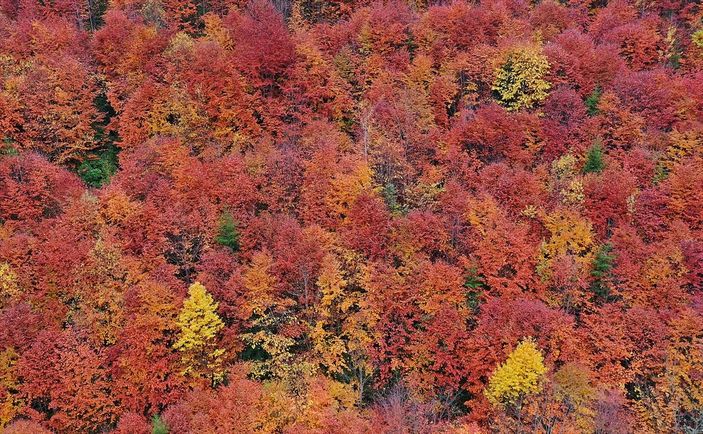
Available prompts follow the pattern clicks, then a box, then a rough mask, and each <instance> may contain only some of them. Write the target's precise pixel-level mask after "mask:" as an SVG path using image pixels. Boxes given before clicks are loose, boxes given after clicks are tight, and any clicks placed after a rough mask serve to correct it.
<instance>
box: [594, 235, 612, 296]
mask: <svg viewBox="0 0 703 434" xmlns="http://www.w3.org/2000/svg"><path fill="white" fill-rule="evenodd" d="M612 250H613V247H612V246H611V245H610V244H604V245H603V246H602V247H601V248H600V249H599V250H598V252H597V253H596V257H595V258H594V260H593V268H592V270H591V276H592V277H593V282H592V283H591V291H592V292H593V294H594V296H595V297H596V299H599V300H603V301H608V300H609V299H610V298H611V295H610V288H609V287H608V284H607V282H606V281H607V279H608V276H609V275H610V271H611V270H612V269H613V261H614V260H615V256H614V255H612V254H611V252H612Z"/></svg>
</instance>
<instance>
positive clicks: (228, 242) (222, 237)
mask: <svg viewBox="0 0 703 434" xmlns="http://www.w3.org/2000/svg"><path fill="white" fill-rule="evenodd" d="M215 242H217V244H220V245H222V246H226V247H229V248H230V249H232V251H233V252H237V251H239V230H238V227H237V222H235V221H234V218H233V217H232V214H230V213H229V212H225V213H224V214H222V218H221V219H220V227H219V229H218V232H217V237H216V238H215Z"/></svg>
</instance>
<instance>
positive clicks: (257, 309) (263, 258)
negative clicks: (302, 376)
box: [242, 252, 307, 380]
mask: <svg viewBox="0 0 703 434" xmlns="http://www.w3.org/2000/svg"><path fill="white" fill-rule="evenodd" d="M273 265H274V262H273V258H272V257H271V255H270V254H269V253H268V252H256V253H254V255H253V257H252V261H251V264H249V266H248V267H247V269H246V270H245V271H244V274H243V280H244V287H245V288H246V290H247V306H246V308H247V313H248V315H249V318H248V320H249V328H248V331H247V332H246V333H244V334H243V335H242V339H243V341H244V343H245V344H246V345H247V348H246V349H245V351H244V355H243V357H244V358H245V359H246V360H250V361H251V365H250V366H251V375H252V376H253V377H254V378H257V379H284V380H287V379H289V378H292V377H294V376H296V375H297V374H299V373H300V372H301V371H305V370H306V368H307V366H304V365H303V364H300V363H298V362H297V361H296V360H295V355H294V354H293V350H292V349H293V347H294V346H295V343H296V341H295V339H294V338H293V337H291V336H288V335H287V334H286V333H285V330H286V328H287V327H290V326H293V325H295V324H296V323H297V318H296V317H295V315H294V313H293V312H292V311H291V308H292V307H293V306H294V305H295V302H294V301H293V300H291V299H290V298H288V297H285V296H284V295H283V294H280V293H279V291H278V289H277V286H278V279H277V278H276V276H275V275H274V274H273V273H272V268H273Z"/></svg>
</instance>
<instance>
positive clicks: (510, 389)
mask: <svg viewBox="0 0 703 434" xmlns="http://www.w3.org/2000/svg"><path fill="white" fill-rule="evenodd" d="M546 372H547V368H545V366H544V357H543V356H542V353H541V352H540V351H539V349H538V348H537V344H536V343H535V341H534V340H533V339H531V338H527V339H524V340H523V341H522V342H520V344H518V346H517V347H516V348H515V350H513V352H512V353H510V355H509V356H508V359H507V360H506V361H505V363H503V364H501V365H500V366H499V367H498V368H497V369H496V370H495V371H494V372H493V375H491V378H490V379H489V382H488V387H487V389H486V396H487V397H488V400H489V401H490V402H491V403H492V404H493V405H515V406H518V407H519V406H520V405H521V401H522V400H523V399H524V398H525V397H527V396H529V395H533V394H535V393H537V392H539V391H540V390H541V388H542V381H543V378H544V374H545V373H546Z"/></svg>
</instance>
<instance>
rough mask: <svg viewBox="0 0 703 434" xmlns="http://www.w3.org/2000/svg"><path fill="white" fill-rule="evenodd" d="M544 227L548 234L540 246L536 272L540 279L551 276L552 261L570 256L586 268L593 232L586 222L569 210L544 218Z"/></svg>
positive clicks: (591, 252)
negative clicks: (547, 237)
mask: <svg viewBox="0 0 703 434" xmlns="http://www.w3.org/2000/svg"><path fill="white" fill-rule="evenodd" d="M544 226H545V227H546V228H547V230H548V231H549V233H550V237H549V239H548V240H545V241H543V242H542V245H541V246H540V253H539V261H538V264H537V272H538V273H539V274H540V275H541V276H542V278H548V277H549V275H550V274H551V266H552V260H553V259H555V258H557V257H559V256H564V255H571V256H573V257H574V260H575V261H576V263H577V264H579V265H581V266H586V265H587V264H590V263H591V262H592V259H593V249H594V246H595V244H594V242H593V230H592V226H591V223H590V222H589V221H588V220H585V219H583V218H581V217H580V216H579V215H578V214H577V213H575V212H573V211H569V210H560V211H556V212H554V213H552V214H550V215H547V216H545V217H544Z"/></svg>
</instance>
